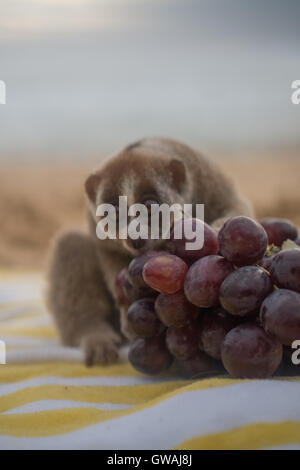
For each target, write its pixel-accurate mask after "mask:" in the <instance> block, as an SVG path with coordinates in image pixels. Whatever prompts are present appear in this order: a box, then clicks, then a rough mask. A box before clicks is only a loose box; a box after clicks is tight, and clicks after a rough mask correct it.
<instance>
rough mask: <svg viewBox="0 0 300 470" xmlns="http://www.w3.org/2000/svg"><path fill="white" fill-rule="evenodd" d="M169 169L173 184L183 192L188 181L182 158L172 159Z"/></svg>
mask: <svg viewBox="0 0 300 470" xmlns="http://www.w3.org/2000/svg"><path fill="white" fill-rule="evenodd" d="M169 170H170V174H171V178H172V183H173V185H174V186H175V187H176V189H177V190H178V191H179V192H181V191H182V189H183V187H184V184H185V181H186V173H185V166H184V164H183V163H182V162H181V161H180V160H177V159H172V160H171V161H170V163H169Z"/></svg>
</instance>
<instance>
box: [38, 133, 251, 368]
mask: <svg viewBox="0 0 300 470" xmlns="http://www.w3.org/2000/svg"><path fill="white" fill-rule="evenodd" d="M85 189H86V194H87V207H88V219H89V228H90V229H89V234H85V233H80V232H68V233H65V234H63V235H60V236H59V237H58V238H57V239H56V241H55V244H54V249H53V252H52V256H51V262H50V265H49V273H48V281H49V282H48V292H47V303H48V307H49V309H50V311H51V313H52V315H53V317H54V320H55V323H56V326H57V328H58V331H59V334H60V337H61V340H62V342H63V344H65V345H69V346H80V347H81V348H82V349H83V351H84V357H85V363H86V364H87V365H92V364H96V363H109V362H114V361H116V360H117V358H118V349H119V346H120V344H121V342H122V334H121V331H122V333H123V334H124V335H125V336H126V337H128V338H130V337H131V332H130V331H129V329H128V326H127V323H126V311H125V310H122V311H121V312H119V311H118V306H117V303H116V293H115V280H116V276H117V274H118V273H119V271H120V270H121V269H122V268H124V267H125V266H127V265H128V263H129V262H130V260H131V259H132V258H133V257H134V256H137V255H138V254H139V253H141V252H143V251H145V250H148V249H157V248H160V246H161V244H162V240H141V239H138V240H131V239H127V240H120V239H115V240H110V239H106V240H100V239H98V238H97V236H96V223H97V218H96V215H95V212H96V207H97V206H98V205H99V204H101V203H112V204H117V203H118V198H119V196H121V195H125V196H127V197H128V205H131V204H133V203H136V202H139V203H145V202H146V204H147V201H148V202H149V201H150V202H152V203H153V202H155V201H157V202H158V203H159V204H161V203H167V204H170V205H171V204H173V203H179V204H187V203H190V204H193V205H196V204H197V203H198V204H205V221H206V222H208V223H209V224H213V225H214V226H215V227H219V226H221V225H222V224H223V222H224V220H225V219H226V218H228V217H231V216H235V215H248V216H251V215H252V210H251V207H250V205H249V203H248V202H247V201H246V200H244V199H242V198H241V197H240V196H239V195H238V194H237V192H236V191H235V189H234V187H233V185H232V183H231V182H230V181H229V180H228V179H227V178H226V177H225V176H224V175H223V174H222V173H221V171H220V170H219V169H218V168H217V167H216V166H215V165H213V164H212V163H211V162H210V161H208V160H207V159H206V158H204V157H203V156H202V155H201V154H200V153H199V152H197V151H195V150H193V149H191V148H190V147H188V146H187V145H184V144H181V143H179V142H176V141H174V140H170V139H163V138H151V139H143V140H141V141H139V142H137V143H134V144H132V145H129V146H128V147H126V148H125V149H124V150H123V151H122V152H121V153H119V154H118V155H116V156H115V157H113V158H111V159H109V160H108V161H107V162H105V163H104V164H103V165H102V166H101V167H100V168H99V169H98V170H97V171H95V172H94V173H93V174H92V175H90V176H89V177H88V179H87V181H86V183H85ZM120 317H121V318H120ZM120 323H121V325H120ZM123 338H124V337H123Z"/></svg>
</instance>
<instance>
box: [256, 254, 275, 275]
mask: <svg viewBox="0 0 300 470" xmlns="http://www.w3.org/2000/svg"><path fill="white" fill-rule="evenodd" d="M272 259H273V256H264V257H263V259H262V260H261V261H260V262H259V265H260V266H261V267H262V268H264V269H266V270H267V271H269V272H270V269H271V264H272Z"/></svg>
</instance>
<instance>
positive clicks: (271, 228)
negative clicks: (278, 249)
mask: <svg viewBox="0 0 300 470" xmlns="http://www.w3.org/2000/svg"><path fill="white" fill-rule="evenodd" d="M261 225H262V226H263V228H264V229H265V231H266V232H267V235H268V240H269V244H270V245H272V244H274V245H276V246H281V245H282V243H283V242H284V241H285V240H287V239H290V240H295V239H296V238H297V236H298V230H297V227H296V226H295V225H294V224H293V223H292V222H290V221H289V220H287V219H276V218H274V217H267V218H265V219H263V220H262V221H261Z"/></svg>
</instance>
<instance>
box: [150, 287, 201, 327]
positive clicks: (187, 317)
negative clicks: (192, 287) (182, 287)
mask: <svg viewBox="0 0 300 470" xmlns="http://www.w3.org/2000/svg"><path fill="white" fill-rule="evenodd" d="M155 311H156V313H157V315H158V317H159V319H160V320H161V321H162V323H163V324H164V325H166V326H175V327H179V326H184V325H186V324H187V323H190V322H191V321H194V320H196V318H197V316H198V314H199V309H198V308H197V307H196V306H195V305H192V304H191V303H190V302H188V300H187V299H186V297H185V295H184V292H183V291H179V292H176V293H175V294H159V296H158V297H157V298H156V301H155Z"/></svg>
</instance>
